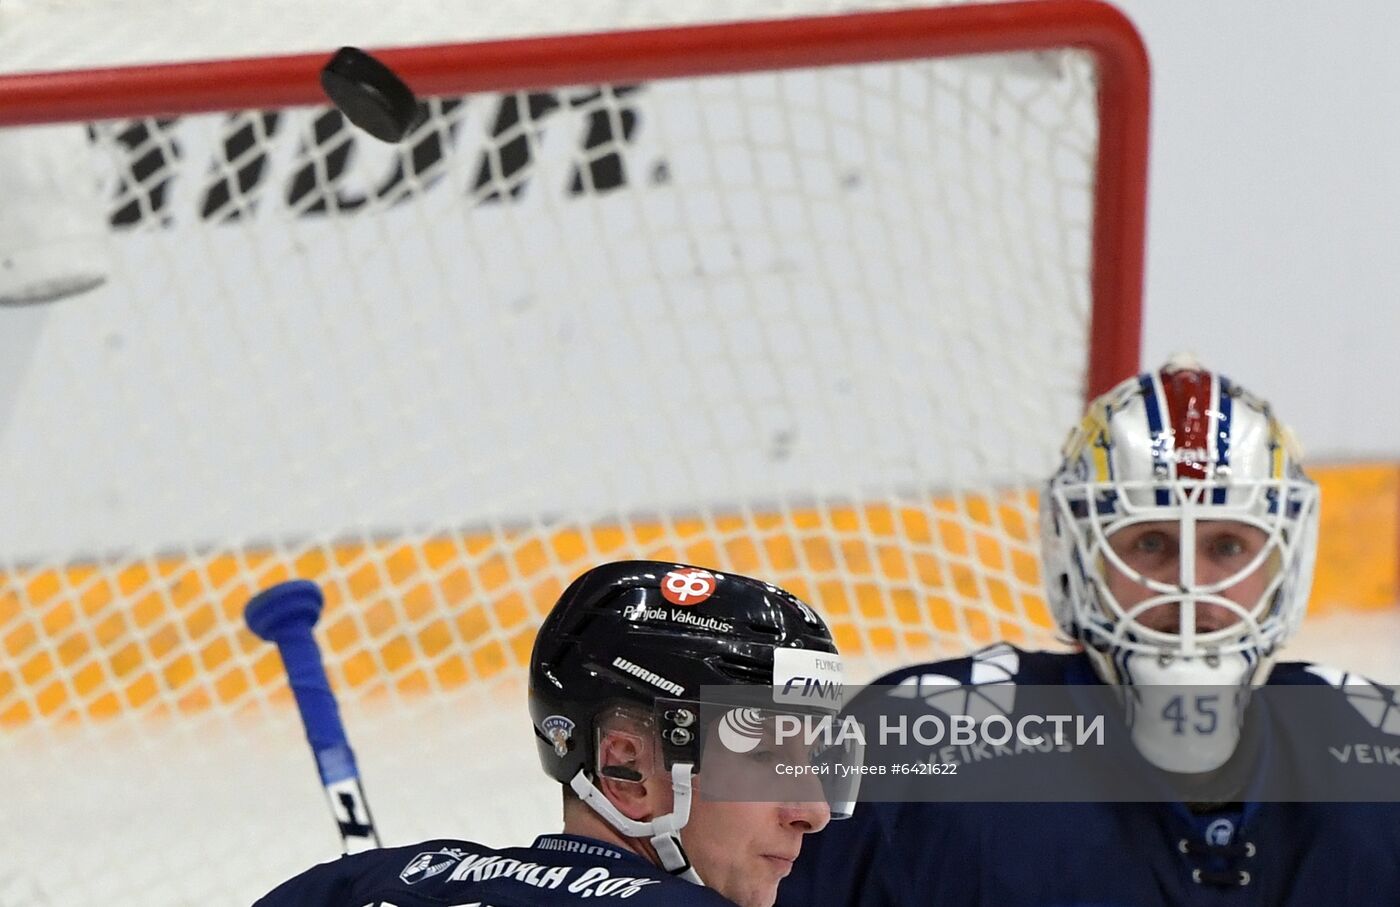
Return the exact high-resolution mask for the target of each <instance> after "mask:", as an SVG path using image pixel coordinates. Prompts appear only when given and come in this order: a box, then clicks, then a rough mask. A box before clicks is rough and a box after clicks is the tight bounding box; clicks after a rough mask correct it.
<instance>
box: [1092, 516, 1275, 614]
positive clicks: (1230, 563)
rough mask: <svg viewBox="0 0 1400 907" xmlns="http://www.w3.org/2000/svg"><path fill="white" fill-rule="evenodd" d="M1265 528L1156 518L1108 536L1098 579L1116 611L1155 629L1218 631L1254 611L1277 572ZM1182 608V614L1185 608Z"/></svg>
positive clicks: (1228, 523) (1256, 609)
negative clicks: (1187, 624) (1101, 579)
mask: <svg viewBox="0 0 1400 907" xmlns="http://www.w3.org/2000/svg"><path fill="white" fill-rule="evenodd" d="M1270 548H1271V546H1270V542H1269V534H1268V533H1266V532H1265V531H1264V530H1263V529H1260V528H1259V527H1258V526H1253V525H1250V524H1248V523H1243V522H1239V521H1235V520H1200V521H1195V522H1186V523H1183V522H1182V521H1178V520H1155V521H1151V522H1144V523H1134V524H1130V525H1127V526H1124V527H1123V528H1121V529H1118V530H1117V531H1115V532H1113V533H1112V534H1111V535H1109V536H1108V550H1107V552H1106V553H1105V556H1104V558H1103V564H1102V570H1103V574H1104V585H1105V588H1106V591H1107V593H1108V596H1109V598H1110V599H1111V603H1112V605H1114V606H1116V608H1115V610H1117V611H1118V613H1119V614H1121V615H1123V616H1124V617H1126V618H1127V619H1129V620H1131V621H1133V622H1135V623H1137V624H1139V625H1140V626H1142V627H1144V628H1146V629H1147V630H1150V631H1153V632H1155V633H1162V634H1173V635H1180V634H1181V632H1182V629H1183V622H1184V621H1186V620H1190V621H1191V624H1190V625H1191V626H1193V627H1194V630H1195V633H1196V634H1198V635H1209V634H1217V633H1219V632H1220V631H1223V630H1226V629H1227V628H1229V627H1232V626H1234V625H1236V624H1238V623H1240V622H1241V621H1244V620H1247V619H1249V618H1251V617H1253V616H1255V615H1257V614H1258V612H1259V610H1260V609H1261V607H1262V606H1263V604H1264V598H1265V595H1266V594H1267V593H1268V592H1269V591H1270V589H1271V587H1272V586H1273V580H1274V578H1275V577H1276V576H1277V575H1278V570H1279V564H1280V557H1279V556H1278V555H1277V554H1276V553H1275V552H1271V550H1270ZM1188 612H1189V617H1188V616H1187V613H1188Z"/></svg>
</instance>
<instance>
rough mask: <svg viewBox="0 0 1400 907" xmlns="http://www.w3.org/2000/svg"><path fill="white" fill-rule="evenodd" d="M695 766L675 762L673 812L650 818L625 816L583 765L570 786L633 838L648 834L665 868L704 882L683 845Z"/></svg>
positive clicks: (646, 836)
mask: <svg viewBox="0 0 1400 907" xmlns="http://www.w3.org/2000/svg"><path fill="white" fill-rule="evenodd" d="M694 768H695V766H693V765H691V764H690V763H689V762H680V763H677V764H676V765H673V766H671V790H672V791H674V793H675V803H674V805H673V806H672V807H671V811H670V812H669V813H667V814H666V815H664V816H657V817H656V818H655V819H652V820H651V821H650V822H638V821H637V820H636V819H629V818H627V817H626V816H624V815H623V814H622V813H621V812H619V811H618V808H617V807H616V806H614V805H613V802H612V801H611V800H609V799H608V798H607V797H606V796H604V795H603V792H602V791H600V790H599V789H598V788H597V786H596V785H594V783H593V782H592V781H590V780H588V776H587V775H585V774H584V772H583V769H579V772H578V774H576V775H574V777H573V779H572V780H570V781H569V787H571V788H573V791H574V793H576V794H578V797H579V799H580V800H582V801H583V802H584V803H587V804H588V806H589V807H590V808H591V809H592V810H593V811H594V812H595V813H597V814H598V815H600V816H602V817H603V818H604V819H605V820H606V821H607V823H608V824H609V825H611V826H612V827H613V828H615V829H617V830H618V831H619V832H621V833H622V834H624V835H626V836H627V837H629V838H647V839H648V840H649V841H650V842H651V846H652V847H654V848H656V855H657V856H658V857H660V858H661V868H662V869H665V870H666V871H667V872H669V873H670V874H671V875H673V876H679V877H681V878H682V879H685V880H686V881H687V882H694V883H695V884H696V885H704V884H705V883H704V882H702V881H700V876H699V874H698V873H696V871H695V867H693V866H691V865H690V858H689V857H687V856H686V855H685V848H684V847H682V846H681V829H682V828H685V823H687V822H689V821H690V794H691V772H692V771H693V770H694Z"/></svg>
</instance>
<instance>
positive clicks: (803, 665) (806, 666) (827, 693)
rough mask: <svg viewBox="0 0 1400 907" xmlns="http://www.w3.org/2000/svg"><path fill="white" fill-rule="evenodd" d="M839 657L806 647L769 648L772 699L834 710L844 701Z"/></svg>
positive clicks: (788, 703) (787, 703)
mask: <svg viewBox="0 0 1400 907" xmlns="http://www.w3.org/2000/svg"><path fill="white" fill-rule="evenodd" d="M844 696H845V693H844V687H843V686H842V666H841V656H840V655H835V654H833V653H831V652H813V651H811V650H810V649H775V650H773V701H774V702H781V703H783V704H785V705H805V706H816V707H819V708H825V709H831V710H832V711H836V710H837V709H840V708H841V705H842V702H843V700H844Z"/></svg>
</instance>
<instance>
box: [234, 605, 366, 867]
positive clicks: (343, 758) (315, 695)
mask: <svg viewBox="0 0 1400 907" xmlns="http://www.w3.org/2000/svg"><path fill="white" fill-rule="evenodd" d="M321 604H322V597H321V590H320V589H319V588H318V587H317V586H316V584H315V583H312V582H308V581H306V580H293V581H291V582H287V583H281V584H279V585H276V586H273V587H271V588H269V589H265V590H264V591H262V592H260V593H258V594H257V595H256V596H254V597H253V599H252V600H251V601H250V602H248V606H247V608H245V609H244V612H243V614H244V619H245V620H246V621H247V623H248V628H249V629H250V630H252V631H253V633H255V634H256V635H258V636H259V637H261V638H263V639H265V640H268V641H269V642H272V643H275V644H276V646H277V650H278V652H279V653H280V654H281V656H282V666H283V668H285V670H286V672H287V682H288V684H290V686H291V688H292V695H293V696H294V697H295V698H296V703H297V711H298V712H299V713H300V714H301V723H302V726H303V727H304V728H305V730H306V739H307V742H308V743H310V744H311V752H312V754H313V755H314V756H315V758H316V770H317V771H318V772H319V773H320V776H321V784H322V785H323V786H324V787H325V789H326V796H327V797H328V798H329V800H330V807H331V814H332V816H333V817H334V818H335V820H336V825H337V826H339V828H340V837H341V843H342V845H343V847H344V850H345V852H346V853H355V852H358V851H361V850H366V849H369V848H371V847H378V846H379V834H378V832H377V831H376V830H375V828H374V819H373V818H372V817H371V815H370V812H369V801H367V800H366V799H365V794H364V788H363V786H362V785H361V784H360V772H359V768H358V767H357V766H356V764H355V754H354V751H352V750H351V749H350V742H349V739H348V738H347V737H346V735H345V726H344V725H343V724H341V721H340V709H339V707H338V706H337V704H336V700H335V693H334V691H332V690H331V684H330V680H329V679H328V678H327V677H326V669H325V665H324V664H323V663H322V661H321V648H320V646H318V645H317V644H316V638H315V636H313V635H312V633H311V629H312V627H314V626H315V625H316V620H317V618H318V617H320V614H321Z"/></svg>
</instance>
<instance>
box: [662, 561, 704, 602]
mask: <svg viewBox="0 0 1400 907" xmlns="http://www.w3.org/2000/svg"><path fill="white" fill-rule="evenodd" d="M714 594H715V575H714V574H713V573H711V572H710V571H708V570H700V569H698V568H695V567H689V568H686V569H685V570H672V571H671V572H670V573H668V574H666V576H665V577H664V578H662V580H661V595H662V597H663V598H665V599H666V601H668V602H670V603H671V604H673V605H680V606H682V607H687V608H688V607H691V606H693V605H698V604H700V603H701V602H703V601H704V600H705V599H707V598H709V597H710V596H711V595H714Z"/></svg>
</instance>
